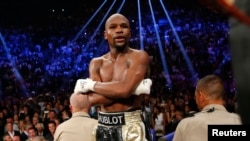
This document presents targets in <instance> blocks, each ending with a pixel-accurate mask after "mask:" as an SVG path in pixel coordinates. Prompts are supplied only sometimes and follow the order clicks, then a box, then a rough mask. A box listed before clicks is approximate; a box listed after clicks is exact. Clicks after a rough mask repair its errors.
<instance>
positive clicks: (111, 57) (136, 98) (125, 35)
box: [74, 13, 152, 141]
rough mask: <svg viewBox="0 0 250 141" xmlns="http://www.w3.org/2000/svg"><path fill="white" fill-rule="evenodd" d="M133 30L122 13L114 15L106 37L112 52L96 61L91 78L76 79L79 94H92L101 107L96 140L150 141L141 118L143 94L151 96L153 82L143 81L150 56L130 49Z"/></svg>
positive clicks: (91, 63)
mask: <svg viewBox="0 0 250 141" xmlns="http://www.w3.org/2000/svg"><path fill="white" fill-rule="evenodd" d="M130 37H131V28H130V24H129V21H128V19H127V18H126V17H125V16H123V15H121V14H118V13H116V14H113V15H111V16H110V17H109V18H108V19H107V21H106V23H105V31H104V38H105V39H106V40H107V42H108V44H109V49H110V51H109V52H108V53H106V54H104V55H103V56H101V57H98V58H93V59H92V60H91V62H90V65H89V74H90V76H89V78H88V79H79V80H77V83H76V86H75V90H74V92H76V93H83V94H88V95H89V100H90V102H91V103H92V105H99V106H100V107H101V111H100V112H99V113H98V121H99V125H98V127H97V130H96V132H95V134H94V135H95V137H96V141H150V140H151V136H150V134H149V130H148V128H147V126H146V125H145V124H144V122H143V119H142V115H141V100H142V96H143V95H141V94H149V93H150V87H151V85H152V82H151V80H150V79H144V78H145V77H146V75H147V72H148V70H149V62H150V59H149V56H148V54H147V53H146V52H145V51H143V50H137V49H132V48H131V47H129V39H130Z"/></svg>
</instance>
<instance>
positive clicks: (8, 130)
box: [6, 122, 20, 138]
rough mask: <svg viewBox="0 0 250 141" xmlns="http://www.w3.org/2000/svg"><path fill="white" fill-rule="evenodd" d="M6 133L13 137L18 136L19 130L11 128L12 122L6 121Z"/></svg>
mask: <svg viewBox="0 0 250 141" xmlns="http://www.w3.org/2000/svg"><path fill="white" fill-rule="evenodd" d="M6 133H7V134H9V135H10V137H11V138H13V137H14V136H20V132H18V131H16V130H14V129H13V123H12V122H7V123H6Z"/></svg>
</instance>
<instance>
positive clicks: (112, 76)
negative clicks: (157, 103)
mask: <svg viewBox="0 0 250 141" xmlns="http://www.w3.org/2000/svg"><path fill="white" fill-rule="evenodd" d="M134 53H135V52H134V51H129V52H128V53H126V54H121V55H119V56H118V57H117V58H116V60H112V59H111V58H110V55H109V53H108V54H105V55H103V56H102V57H101V58H100V61H101V65H100V68H99V75H100V77H101V81H102V82H110V81H121V80H122V79H123V77H124V76H125V74H126V72H127V70H128V69H130V64H131V63H134V62H133V61H136V58H135V57H134V56H135V55H134ZM114 89H115V88H114ZM142 97H143V95H141V96H136V95H131V96H130V97H128V98H126V99H118V100H114V101H113V102H111V103H110V104H107V105H102V106H101V110H102V111H104V112H116V111H127V110H130V109H134V108H140V106H141V99H142Z"/></svg>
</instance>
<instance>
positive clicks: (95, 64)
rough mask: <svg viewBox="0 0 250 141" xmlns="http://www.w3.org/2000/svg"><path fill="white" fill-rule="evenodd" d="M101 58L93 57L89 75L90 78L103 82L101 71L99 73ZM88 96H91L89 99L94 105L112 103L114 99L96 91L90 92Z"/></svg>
mask: <svg viewBox="0 0 250 141" xmlns="http://www.w3.org/2000/svg"><path fill="white" fill-rule="evenodd" d="M101 63H102V62H101V60H100V59H97V60H96V59H93V60H92V61H91V63H90V66H89V74H90V75H89V77H90V79H92V80H94V81H98V82H101V81H102V80H101V77H100V73H99V69H100V68H99V67H100V66H101ZM88 98H89V101H90V103H91V105H92V106H94V105H100V104H104V105H107V104H110V103H111V102H112V101H113V100H112V99H109V98H107V97H104V96H102V95H100V94H97V93H95V92H90V93H89V94H88Z"/></svg>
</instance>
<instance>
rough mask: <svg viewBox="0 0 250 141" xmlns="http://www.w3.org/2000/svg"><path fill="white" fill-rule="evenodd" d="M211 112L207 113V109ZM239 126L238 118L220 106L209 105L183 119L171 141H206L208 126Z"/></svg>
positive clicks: (239, 120)
mask: <svg viewBox="0 0 250 141" xmlns="http://www.w3.org/2000/svg"><path fill="white" fill-rule="evenodd" d="M211 108H214V110H213V111H210V112H208V110H209V109H211ZM210 124H223V125H226V124H238V125H239V124H241V119H240V116H239V115H238V114H236V113H229V112H228V111H227V110H226V108H225V107H224V106H222V105H217V104H210V105H207V106H206V107H204V108H203V110H202V111H201V112H199V113H197V114H195V115H194V116H193V117H188V118H184V119H182V120H181V121H180V123H179V124H178V126H177V128H176V131H175V134H174V138H173V141H207V140H208V125H210Z"/></svg>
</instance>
